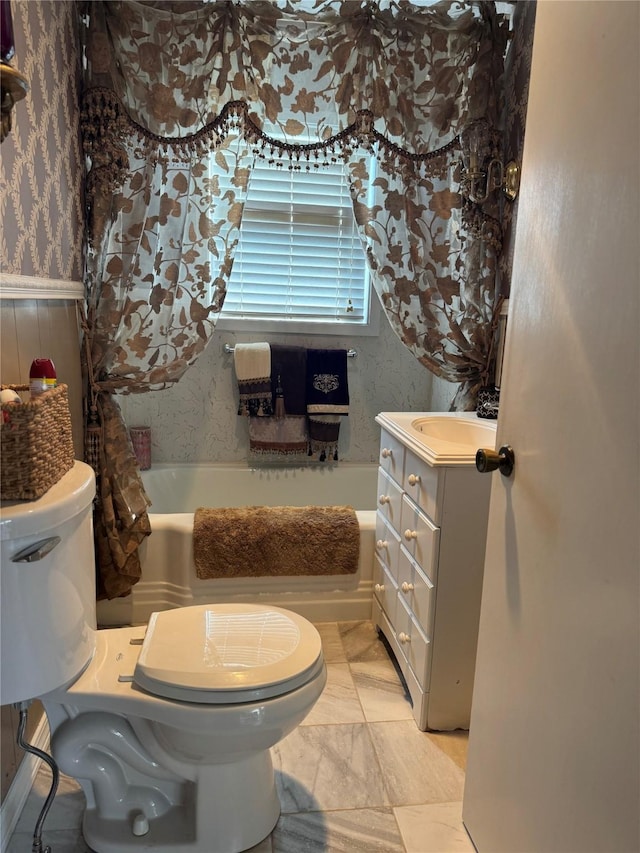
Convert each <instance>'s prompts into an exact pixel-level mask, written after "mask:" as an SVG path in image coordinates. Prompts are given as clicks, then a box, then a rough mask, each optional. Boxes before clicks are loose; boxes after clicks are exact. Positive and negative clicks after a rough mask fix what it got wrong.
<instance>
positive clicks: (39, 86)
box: [0, 0, 83, 281]
mask: <svg viewBox="0 0 640 853" xmlns="http://www.w3.org/2000/svg"><path fill="white" fill-rule="evenodd" d="M12 12H13V28H14V35H15V43H16V55H15V57H14V59H13V60H12V64H13V65H14V66H15V67H16V68H17V69H18V70H19V71H20V72H21V73H22V74H23V75H24V76H25V77H26V78H27V80H28V83H29V92H28V94H27V96H26V98H24V100H22V101H20V102H19V103H18V104H16V106H15V108H14V110H13V129H12V130H11V132H10V133H9V135H8V136H7V138H6V139H5V140H4V142H3V143H2V152H1V154H2V156H1V157H0V219H1V220H2V228H0V270H1V271H2V272H3V273H14V274H16V275H23V276H35V277H38V278H53V279H63V280H72V281H80V280H81V279H82V234H83V211H82V180H83V172H82V158H81V154H80V139H79V130H78V128H79V47H78V37H77V20H76V4H75V3H70V2H67V3H60V2H58V1H57V0H12Z"/></svg>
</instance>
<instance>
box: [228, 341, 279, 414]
mask: <svg viewBox="0 0 640 853" xmlns="http://www.w3.org/2000/svg"><path fill="white" fill-rule="evenodd" d="M233 359H234V366H235V371H236V380H237V382H238V392H239V402H238V414H239V415H253V416H254V417H259V418H268V417H270V416H271V415H272V414H273V403H272V396H271V347H270V346H269V344H267V343H255V344H236V345H235V347H234V353H233Z"/></svg>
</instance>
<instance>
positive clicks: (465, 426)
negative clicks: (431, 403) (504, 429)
mask: <svg viewBox="0 0 640 853" xmlns="http://www.w3.org/2000/svg"><path fill="white" fill-rule="evenodd" d="M411 426H412V427H413V429H415V430H417V431H418V432H420V433H423V434H424V436H425V438H426V439H434V440H435V441H438V442H440V441H446V442H450V443H452V444H468V445H471V446H472V448H473V451H474V453H475V451H476V450H477V449H478V448H479V447H483V446H487V445H488V446H490V447H493V446H494V444H495V438H496V428H495V425H493V424H488V423H479V422H478V421H472V420H466V419H462V418H452V417H450V416H449V417H445V416H441V417H438V416H437V415H433V416H431V417H427V418H416V419H415V420H414V421H412V423H411Z"/></svg>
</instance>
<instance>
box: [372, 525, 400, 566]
mask: <svg viewBox="0 0 640 853" xmlns="http://www.w3.org/2000/svg"><path fill="white" fill-rule="evenodd" d="M375 547H376V555H377V556H378V557H379V558H380V560H381V562H382V563H384V564H385V565H386V567H387V568H388V569H389V570H390V571H391V573H392V574H393V575H394V576H395V575H396V573H397V571H398V557H399V555H400V536H399V535H398V534H397V533H396V531H395V530H394V529H393V527H391V525H390V524H389V522H388V521H386V519H385V517H384V515H382V513H381V512H378V513H376V546H375Z"/></svg>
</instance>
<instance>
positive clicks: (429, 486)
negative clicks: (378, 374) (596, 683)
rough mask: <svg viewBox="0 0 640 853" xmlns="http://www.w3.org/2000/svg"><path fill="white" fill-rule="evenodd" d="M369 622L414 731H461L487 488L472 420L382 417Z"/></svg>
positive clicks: (482, 427)
mask: <svg viewBox="0 0 640 853" xmlns="http://www.w3.org/2000/svg"><path fill="white" fill-rule="evenodd" d="M376 422H377V423H378V424H380V426H381V428H382V430H381V441H380V467H379V472H378V508H377V518H376V556H375V566H374V601H373V622H374V624H375V625H376V626H377V627H378V628H379V629H380V630H381V631H382V632H383V633H384V635H385V637H386V638H387V640H388V642H389V644H390V646H391V648H392V649H393V652H394V654H395V656H396V658H397V661H398V664H399V666H400V669H401V671H402V673H403V675H404V678H405V681H406V683H407V687H408V688H409V692H410V694H411V700H412V703H413V715H414V717H415V720H416V723H417V725H418V728H420V729H421V730H423V731H424V730H426V729H433V730H451V729H457V728H461V729H468V728H469V719H470V712H471V694H472V690H473V676H474V669H475V659H476V644H477V637H478V620H479V615H480V598H481V595H482V577H483V569H484V552H485V542H486V529H487V517H488V510H489V491H490V485H491V478H490V477H484V476H482V475H481V474H479V473H478V471H477V470H476V467H475V454H476V450H477V449H478V448H480V447H484V448H491V449H492V450H493V449H494V448H495V431H496V422H495V421H487V420H481V419H479V418H478V417H477V416H476V415H475V413H473V414H472V413H447V414H444V413H429V412H424V413H406V412H383V413H381V414H380V415H378V417H377V418H376Z"/></svg>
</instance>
